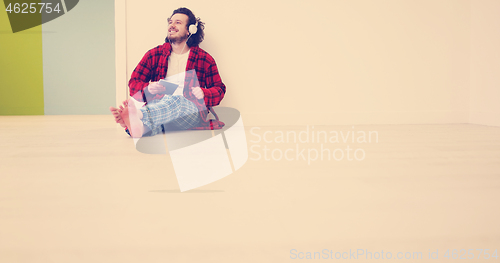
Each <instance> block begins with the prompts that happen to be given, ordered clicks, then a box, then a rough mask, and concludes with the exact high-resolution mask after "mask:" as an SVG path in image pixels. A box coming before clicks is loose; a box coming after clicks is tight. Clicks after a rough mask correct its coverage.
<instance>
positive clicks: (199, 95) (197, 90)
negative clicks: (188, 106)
mask: <svg viewBox="0 0 500 263" xmlns="http://www.w3.org/2000/svg"><path fill="white" fill-rule="evenodd" d="M191 91H192V92H193V95H194V96H195V97H196V98H197V99H199V100H201V99H203V98H204V97H205V94H204V93H203V90H201V88H200V87H193V88H191Z"/></svg>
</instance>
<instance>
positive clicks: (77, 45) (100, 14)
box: [42, 0, 116, 115]
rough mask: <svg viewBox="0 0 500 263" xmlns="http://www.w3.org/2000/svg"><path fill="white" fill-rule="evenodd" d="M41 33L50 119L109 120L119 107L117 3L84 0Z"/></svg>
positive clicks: (53, 21) (45, 97)
mask: <svg viewBox="0 0 500 263" xmlns="http://www.w3.org/2000/svg"><path fill="white" fill-rule="evenodd" d="M42 31H43V83H44V104H45V114H48V115H67V114H72V115H87V114H88V115H91V114H108V113H109V111H108V108H109V106H112V105H115V103H116V102H115V96H116V94H115V93H116V91H115V82H116V80H115V33H114V32H115V22H114V1H111V0H105V1H102V0H81V1H79V3H78V5H77V6H75V7H74V8H73V9H72V10H70V11H69V12H68V13H66V14H65V15H63V16H61V17H59V18H57V19H55V20H52V21H50V22H48V23H46V24H43V25H42Z"/></svg>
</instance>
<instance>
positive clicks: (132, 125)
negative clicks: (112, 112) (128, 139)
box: [118, 100, 144, 138]
mask: <svg viewBox="0 0 500 263" xmlns="http://www.w3.org/2000/svg"><path fill="white" fill-rule="evenodd" d="M118 113H119V115H120V118H121V120H122V121H123V122H124V124H125V126H126V127H127V128H128V131H129V132H130V136H132V137H134V138H140V137H142V134H143V133H144V124H142V121H141V117H142V112H141V111H140V110H138V109H137V108H136V107H135V104H134V102H133V101H131V100H128V101H124V102H123V107H121V106H120V109H119V110H118Z"/></svg>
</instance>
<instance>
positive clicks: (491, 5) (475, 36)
mask: <svg viewBox="0 0 500 263" xmlns="http://www.w3.org/2000/svg"><path fill="white" fill-rule="evenodd" d="M499 12H500V1H498V0H477V1H472V4H471V16H472V20H471V29H472V34H471V96H470V97H471V100H470V101H471V110H470V122H471V123H476V124H484V125H495V126H500V103H499V100H500V49H499V47H500V16H499Z"/></svg>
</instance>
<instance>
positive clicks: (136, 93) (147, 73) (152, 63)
mask: <svg viewBox="0 0 500 263" xmlns="http://www.w3.org/2000/svg"><path fill="white" fill-rule="evenodd" d="M157 56H158V55H157V54H156V52H155V49H152V50H150V51H148V52H147V53H146V54H145V55H144V57H143V58H142V59H141V61H140V62H139V64H138V65H137V67H136V68H135V69H134V72H132V76H131V78H130V81H129V83H128V86H129V88H130V96H132V97H133V98H135V99H136V100H138V101H140V102H146V101H150V100H152V99H154V98H155V97H156V96H157V93H156V92H155V90H156V89H153V90H150V89H148V86H149V85H150V83H149V82H150V81H151V80H152V79H153V72H154V68H155V67H156V66H157V65H156V63H157V61H158V58H157ZM152 84H154V83H152ZM157 85H158V86H161V85H160V84H157ZM154 87H156V86H154Z"/></svg>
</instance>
